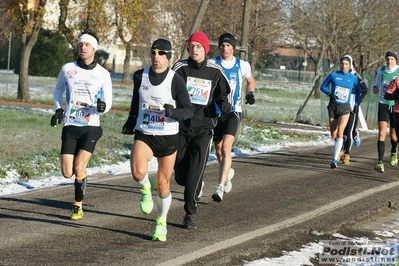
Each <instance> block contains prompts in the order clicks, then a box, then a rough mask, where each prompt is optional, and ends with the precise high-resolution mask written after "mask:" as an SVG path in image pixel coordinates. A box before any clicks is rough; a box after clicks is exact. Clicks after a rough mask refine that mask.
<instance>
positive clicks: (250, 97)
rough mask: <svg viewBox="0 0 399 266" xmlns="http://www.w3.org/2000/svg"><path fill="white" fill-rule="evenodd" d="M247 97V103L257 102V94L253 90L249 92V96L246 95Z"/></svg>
mask: <svg viewBox="0 0 399 266" xmlns="http://www.w3.org/2000/svg"><path fill="white" fill-rule="evenodd" d="M245 99H246V100H247V101H246V102H245V104H247V103H249V104H250V105H253V104H254V103H255V95H254V93H253V92H252V91H250V92H248V93H247V96H245Z"/></svg>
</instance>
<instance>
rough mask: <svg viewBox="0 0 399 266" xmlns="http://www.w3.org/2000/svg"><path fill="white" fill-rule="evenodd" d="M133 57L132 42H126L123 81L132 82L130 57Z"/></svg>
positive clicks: (125, 82)
mask: <svg viewBox="0 0 399 266" xmlns="http://www.w3.org/2000/svg"><path fill="white" fill-rule="evenodd" d="M131 57H132V45H131V44H130V43H127V44H126V55H125V60H124V61H123V80H122V83H124V84H129V83H130V74H131V73H130V59H131Z"/></svg>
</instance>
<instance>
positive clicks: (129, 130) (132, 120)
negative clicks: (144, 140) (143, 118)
mask: <svg viewBox="0 0 399 266" xmlns="http://www.w3.org/2000/svg"><path fill="white" fill-rule="evenodd" d="M136 122H137V117H135V116H132V115H129V118H128V119H127V121H126V123H125V124H124V125H123V127H122V134H126V135H134V128H135V127H136Z"/></svg>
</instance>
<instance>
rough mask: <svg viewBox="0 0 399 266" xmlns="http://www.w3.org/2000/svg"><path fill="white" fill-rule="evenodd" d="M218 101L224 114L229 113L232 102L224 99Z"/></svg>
mask: <svg viewBox="0 0 399 266" xmlns="http://www.w3.org/2000/svg"><path fill="white" fill-rule="evenodd" d="M216 103H217V104H218V105H219V108H220V111H222V113H223V114H227V113H228V112H230V111H231V109H232V106H231V104H230V103H229V102H228V101H226V100H224V99H221V100H219V101H217V102H216Z"/></svg>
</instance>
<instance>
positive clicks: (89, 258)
mask: <svg viewBox="0 0 399 266" xmlns="http://www.w3.org/2000/svg"><path fill="white" fill-rule="evenodd" d="M389 145H390V144H389V139H387V149H386V150H387V152H386V159H388V152H389ZM332 152H333V148H332V147H308V148H303V147H301V148H293V149H292V148H289V149H285V150H280V151H277V152H273V153H269V154H264V155H257V156H250V157H239V158H238V157H236V158H234V159H233V166H234V169H235V176H234V178H233V189H232V191H231V192H230V193H229V194H225V197H224V201H223V202H222V203H216V202H213V201H212V199H211V195H212V193H213V191H214V189H215V186H216V184H217V171H218V168H217V164H210V165H209V166H208V167H207V169H206V172H205V187H204V196H203V197H202V198H201V202H200V204H199V207H198V218H197V225H198V229H197V230H185V229H183V228H182V220H183V216H184V210H183V188H182V187H180V186H178V185H177V184H176V182H175V181H174V180H173V178H172V181H171V187H172V189H171V190H172V196H173V202H172V207H171V210H170V212H169V216H168V236H167V241H166V242H163V243H162V242H154V241H152V240H151V235H152V233H153V228H154V224H155V218H156V216H157V208H156V206H155V207H154V210H153V212H152V213H151V214H148V215H145V214H142V213H141V211H140V208H139V200H140V190H139V187H138V185H137V183H135V182H133V180H132V178H131V177H130V176H129V175H123V176H113V177H107V176H102V177H100V176H97V177H92V178H91V179H89V185H88V188H87V190H86V196H85V202H84V211H85V217H84V219H83V220H81V221H71V220H69V213H70V210H71V202H72V200H73V187H72V186H71V185H66V186H61V187H56V188H50V189H43V190H38V191H32V192H30V193H23V194H16V195H11V196H6V197H1V198H0V202H1V204H0V232H1V241H0V265H187V264H190V265H242V264H243V261H250V260H254V259H257V258H261V257H265V256H273V255H277V254H279V252H281V250H291V249H295V248H297V247H300V246H301V245H303V244H306V243H307V242H308V241H313V240H314V239H315V238H317V237H316V235H315V234H314V232H323V233H324V235H323V236H321V237H320V238H321V239H325V238H326V234H330V233H332V232H334V231H335V230H342V228H347V226H348V225H351V224H354V223H356V222H359V220H360V219H362V218H365V217H368V216H370V215H372V214H376V215H383V214H384V211H385V213H386V209H387V206H388V202H391V203H392V204H396V203H397V202H398V201H399V200H398V195H397V190H398V186H399V182H398V167H395V168H391V167H390V166H389V163H386V164H385V165H386V172H385V173H383V174H382V173H377V172H375V171H374V170H373V168H374V164H375V163H376V156H377V152H376V135H370V134H367V133H362V144H361V146H360V147H359V148H354V149H353V150H352V161H351V164H350V165H342V164H340V165H339V166H338V168H337V169H330V166H329V163H330V160H331V156H332ZM150 176H152V177H153V176H154V175H153V174H152V175H150ZM155 194H156V191H154V193H153V195H155ZM154 200H155V196H154ZM380 211H382V212H380ZM354 233H355V232H354Z"/></svg>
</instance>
